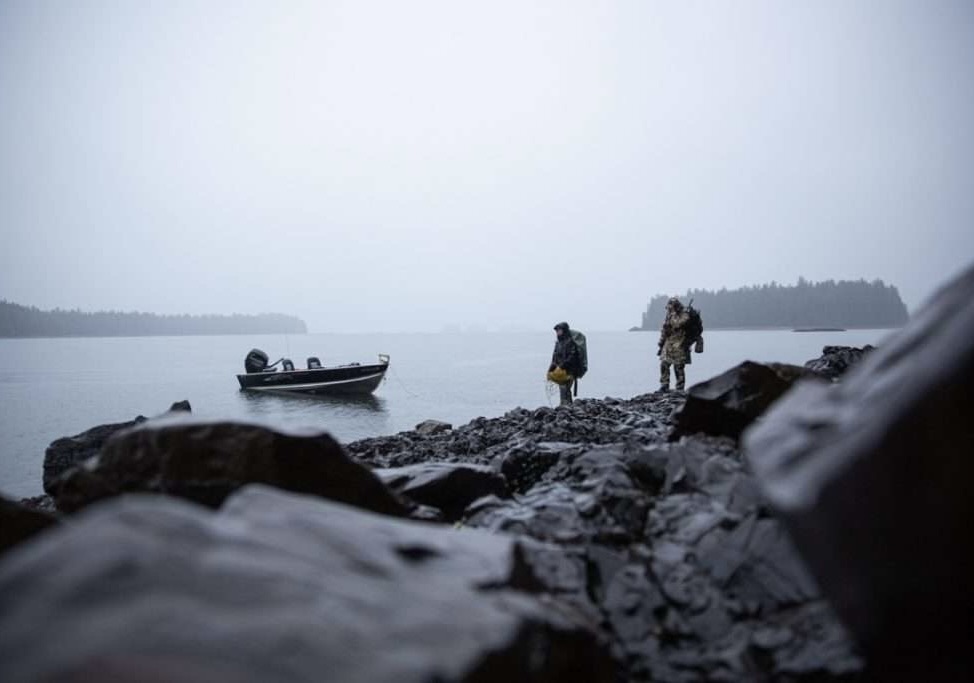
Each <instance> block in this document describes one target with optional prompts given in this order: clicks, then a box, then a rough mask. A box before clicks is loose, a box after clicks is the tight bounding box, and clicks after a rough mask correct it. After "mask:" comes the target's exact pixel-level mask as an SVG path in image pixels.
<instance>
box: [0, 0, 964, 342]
mask: <svg viewBox="0 0 974 683" xmlns="http://www.w3.org/2000/svg"><path fill="white" fill-rule="evenodd" d="M972 65H974V6H972V5H971V4H970V3H969V2H965V1H963V0H935V1H934V2H929V3H917V2H907V1H904V0H891V1H889V2H880V1H878V0H865V1H863V2H859V3H851V4H850V3H842V2H838V1H837V0H829V1H826V2H819V3H802V4H787V5H782V4H780V3H772V2H759V1H755V2H747V3H735V4H734V5H723V4H717V3H713V4H711V3H702V4H698V5H693V6H685V5H684V4H670V3H664V2H653V3H643V2H619V3H611V4H605V5H603V4H595V3H587V2H569V3H565V2H560V3H554V2H538V3H531V4H530V5H528V6H524V5H523V4H521V3H512V2H506V1H502V2H494V3H490V4H466V3H464V4H463V5H460V4H458V3H449V2H446V1H445V0H444V1H422V0H420V1H417V2H415V3H407V4H400V3H392V2H378V1H377V2H367V1H363V2H357V3H348V2H301V1H297V0H296V1H295V2H293V3H288V4H287V5H285V6H278V5H275V4H271V3H265V2H258V1H245V2H236V3H227V2H214V3H206V4H201V3H194V2H173V3H165V4H163V5H150V4H147V3H129V2H123V1H122V0H81V1H79V2H75V3H69V4H64V3H57V2H53V1H52V0H39V1H38V2H30V3H28V2H7V3H3V4H0V112H2V116H3V122H4V125H3V126H0V228H2V230H3V249H2V250H0V299H6V300H8V301H11V302H16V303H19V304H22V305H26V306H35V307H37V308H40V309H44V310H52V309H58V308H59V309H62V310H74V309H80V310H84V311H138V312H149V313H154V314H157V315H182V314H188V315H207V314H217V313H219V314H233V313H238V314H242V315H256V314H260V313H266V312H274V313H282V314H287V315H294V316H297V317H300V318H301V319H302V320H304V321H305V322H306V323H307V325H308V328H309V331H311V332H419V331H430V332H436V331H443V330H457V331H464V330H469V331H477V330H514V329H516V330H541V329H544V330H547V329H549V328H550V326H551V325H552V324H553V323H554V322H556V321H558V320H562V319H566V320H568V321H569V322H571V323H572V325H574V326H577V327H578V328H579V329H587V330H614V329H626V328H628V327H629V326H631V325H634V324H637V323H638V321H639V316H640V313H641V311H643V310H644V309H645V307H646V304H647V302H648V301H649V300H650V299H651V298H652V297H653V296H655V295H657V294H670V295H681V296H682V294H683V293H684V292H686V291H688V290H692V289H709V290H716V289H719V288H721V287H728V288H735V287H742V286H749V285H754V284H761V283H766V282H772V281H777V282H783V283H792V282H795V281H796V280H797V279H798V278H799V277H804V278H806V279H809V280H811V281H823V280H829V279H834V280H857V279H860V278H863V279H866V280H869V281H872V280H875V279H880V280H883V281H884V282H886V283H889V284H891V285H894V286H896V287H897V288H898V290H899V293H900V295H901V296H902V298H903V301H904V302H905V304H906V305H907V307H908V309H909V310H911V311H913V310H915V309H916V308H917V307H918V306H920V305H921V304H922V303H923V301H925V300H926V299H927V298H928V297H929V296H930V295H932V293H933V292H934V291H935V290H936V289H937V288H938V287H939V286H940V285H941V284H942V283H944V282H945V281H946V280H948V279H949V278H950V277H951V276H953V275H956V274H957V273H958V272H960V271H961V270H962V269H963V268H964V267H966V266H967V265H969V264H970V262H971V261H972V259H974V229H972V225H971V223H972V220H971V219H972V217H974V193H972V192H971V191H970V186H971V178H972V175H974V174H972V172H974V131H972V129H971V126H970V125H969V122H970V121H971V120H974V82H972V80H971V79H970V77H969V74H970V70H971V66H972Z"/></svg>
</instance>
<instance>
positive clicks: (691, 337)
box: [686, 301, 703, 348]
mask: <svg viewBox="0 0 974 683" xmlns="http://www.w3.org/2000/svg"><path fill="white" fill-rule="evenodd" d="M687 315H688V316H689V317H690V320H689V321H688V322H687V326H686V334H687V342H686V343H687V348H689V347H690V346H692V345H693V343H694V342H695V341H697V340H698V339H700V337H701V336H702V335H703V319H702V318H701V317H700V311H698V310H697V309H695V308H694V307H693V302H692V301H691V302H690V303H689V304H688V305H687Z"/></svg>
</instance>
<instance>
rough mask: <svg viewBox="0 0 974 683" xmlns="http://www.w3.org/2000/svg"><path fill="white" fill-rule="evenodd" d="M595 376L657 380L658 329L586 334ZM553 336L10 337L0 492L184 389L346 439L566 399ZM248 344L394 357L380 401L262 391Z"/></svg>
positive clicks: (714, 366) (806, 354) (591, 383)
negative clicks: (553, 381) (47, 456)
mask: <svg viewBox="0 0 974 683" xmlns="http://www.w3.org/2000/svg"><path fill="white" fill-rule="evenodd" d="M886 334H887V331H886V330H855V331H849V332H805V333H794V332H790V331H711V332H707V333H706V334H705V335H704V336H705V339H706V350H705V353H703V354H699V355H697V354H695V355H694V360H693V364H692V365H691V366H690V367H689V368H688V369H687V381H688V383H689V384H693V383H694V382H698V381H702V380H704V379H707V378H709V377H711V376H713V375H715V374H718V373H719V372H722V371H724V370H726V369H727V368H729V367H731V366H733V365H735V364H737V363H739V362H741V361H743V360H757V361H781V362H791V363H799V364H800V363H803V362H804V361H806V360H808V359H810V358H815V357H817V356H818V355H820V353H821V349H822V347H823V346H824V345H827V344H843V345H850V346H862V345H863V344H867V343H868V344H876V343H877V342H879V341H880V340H881V339H882V338H883V337H884V336H885V335H886ZM588 340H589V368H590V371H589V374H588V375H586V377H585V378H584V379H583V380H582V381H581V383H580V386H579V396H580V397H581V396H586V397H595V398H603V397H605V396H615V397H620V398H629V397H632V396H635V395H638V394H642V393H646V392H648V391H652V390H654V389H655V388H656V386H657V385H658V381H659V370H658V364H657V359H656V356H655V352H656V334H655V333H638V332H601V333H600V332H590V333H589V334H588ZM553 345H554V334H553V333H551V332H549V331H545V332H538V333H523V332H519V333H508V334H499V333H488V334H361V335H355V334H341V335H338V334H310V335H301V336H289V337H284V336H253V337H246V336H229V337H126V338H108V339H18V340H0V493H3V494H6V495H8V496H12V497H21V496H30V495H37V494H39V493H41V492H42V487H41V470H42V463H43V459H44V449H45V448H46V447H47V445H48V444H49V443H50V442H51V441H53V440H54V439H56V438H58V437H61V436H66V435H70V434H76V433H78V432H81V431H84V430H86V429H88V428H89V427H93V426H95V425H97V424H104V423H107V422H122V421H125V420H131V419H132V418H133V417H135V416H136V415H139V414H141V415H146V416H152V415H157V414H159V413H161V412H163V411H164V410H166V409H167V408H168V407H169V405H170V404H171V403H172V402H173V401H179V400H182V399H188V400H189V401H190V403H191V404H192V407H193V412H194V413H196V414H198V415H204V416H209V417H214V418H240V419H247V420H252V421H259V422H265V423H268V424H301V425H311V426H316V427H320V428H323V429H326V430H328V431H330V432H331V433H332V434H333V435H335V436H336V438H338V439H339V440H341V441H352V440H355V439H360V438H364V437H367V436H378V435H384V434H394V433H396V432H399V431H403V430H407V429H412V428H413V427H414V426H415V425H416V424H417V423H418V422H421V421H422V420H425V419H429V418H434V419H439V420H445V421H447V422H451V423H453V424H454V425H460V424H462V423H464V422H467V421H469V420H471V419H472V418H474V417H478V416H481V415H483V416H487V417H496V416H499V415H502V414H504V413H505V412H507V411H508V410H510V409H512V408H514V407H517V406H522V407H525V408H536V407H538V406H545V405H555V404H557V391H553V390H552V389H553V387H552V386H551V385H548V384H546V382H545V381H544V374H545V371H546V370H547V366H548V360H549V359H550V357H551V349H552V346H553ZM252 347H258V348H261V349H264V350H265V351H266V352H267V353H268V355H269V356H270V357H271V358H272V359H276V358H278V357H280V356H282V355H286V356H288V357H290V358H292V359H293V360H294V361H295V365H297V366H299V367H303V366H304V363H305V359H306V358H307V357H308V356H318V357H319V358H321V360H322V363H323V364H326V365H338V364H343V363H349V362H361V363H370V362H374V361H375V360H376V355H377V354H379V353H387V354H389V355H390V356H391V357H392V361H391V365H390V370H389V372H388V374H387V375H386V379H385V381H384V382H383V384H382V385H381V386H380V387H379V389H378V390H377V391H376V393H375V396H374V398H373V399H372V400H366V401H341V400H329V399H314V398H302V397H289V396H279V395H265V394H258V395H252V394H249V393H242V392H240V391H239V389H238V385H237V380H236V378H235V377H234V375H235V374H237V373H238V372H242V371H243V359H244V355H245V354H246V353H247V351H249V350H250V349H251V348H252Z"/></svg>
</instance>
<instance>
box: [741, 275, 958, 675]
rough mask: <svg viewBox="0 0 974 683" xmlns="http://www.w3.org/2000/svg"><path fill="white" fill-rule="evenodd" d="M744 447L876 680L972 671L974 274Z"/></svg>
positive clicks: (803, 391) (797, 397)
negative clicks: (859, 644)
mask: <svg viewBox="0 0 974 683" xmlns="http://www.w3.org/2000/svg"><path fill="white" fill-rule="evenodd" d="M744 444H745V447H746V451H747V457H748V459H749V461H750V462H751V464H752V466H753V468H754V471H755V473H756V474H757V476H758V477H759V480H760V484H761V486H762V489H763V491H764V493H765V495H766V497H767V500H768V502H769V504H770V505H772V506H773V507H774V509H775V510H776V511H777V513H778V515H779V516H780V517H781V518H782V519H783V520H784V521H785V523H786V524H787V526H788V528H789V530H790V532H791V534H792V535H793V537H794V539H795V541H796V543H797V546H798V548H799V549H800V551H801V552H802V554H803V555H804V556H805V558H806V559H807V561H808V564H809V566H810V567H811V569H812V570H813V571H814V574H815V576H816V577H817V579H818V582H819V584H820V585H821V587H822V589H823V591H824V592H825V594H826V595H827V596H828V597H829V598H830V599H831V601H832V603H833V604H834V605H835V607H836V608H837V610H838V612H839V614H840V616H841V617H842V618H843V619H844V620H845V621H846V623H847V624H848V625H849V626H850V627H851V629H852V631H853V632H854V634H855V636H856V637H857V639H858V641H859V642H860V643H861V645H862V647H863V649H864V651H865V653H866V655H867V661H868V662H869V665H870V668H871V669H872V670H873V673H874V674H875V676H876V678H877V680H971V679H972V678H974V650H972V649H971V647H970V640H971V633H972V632H974V580H972V577H974V536H972V535H971V524H972V522H974V495H971V490H970V489H971V482H972V481H974V458H972V454H974V268H972V269H969V270H968V271H967V272H966V273H964V274H963V275H962V276H960V277H959V278H958V279H957V280H955V281H954V282H953V283H951V284H950V285H949V286H947V287H946V288H944V289H943V290H941V291H940V292H939V293H938V294H937V295H936V296H935V297H934V298H933V300H932V301H930V302H929V303H928V304H927V305H926V306H925V307H924V308H923V309H922V310H921V311H919V312H918V313H917V314H916V315H915V316H914V317H913V318H912V319H911V320H910V321H909V323H908V324H907V325H906V326H905V327H904V328H903V329H902V330H900V331H899V332H898V333H896V334H895V335H894V336H892V337H890V338H888V339H887V340H886V341H885V342H884V344H883V345H882V346H881V347H880V348H879V349H877V350H875V351H873V352H871V353H870V354H869V355H868V356H867V357H866V358H865V359H863V360H862V362H861V363H860V364H859V365H858V366H857V367H855V368H853V369H852V370H851V371H850V372H849V373H848V374H847V375H846V376H845V377H844V378H843V381H842V382H841V383H839V384H835V385H826V386H823V385H821V384H818V383H801V384H799V385H798V386H796V387H795V388H794V389H793V390H792V392H790V393H789V395H788V396H787V397H786V398H784V399H783V400H782V401H780V402H779V403H777V404H775V406H773V407H772V409H771V410H770V411H769V412H768V413H767V414H766V415H765V416H764V418H763V420H762V421H761V423H760V424H758V425H756V426H754V427H753V428H752V429H751V430H750V431H749V432H747V433H746V435H745V437H744Z"/></svg>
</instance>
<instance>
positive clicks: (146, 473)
mask: <svg viewBox="0 0 974 683" xmlns="http://www.w3.org/2000/svg"><path fill="white" fill-rule="evenodd" d="M251 483H261V484H268V485H271V486H276V487H278V488H281V489H284V490H287V491H294V492H296V493H308V494H313V495H317V496H321V497H324V498H329V499H331V500H336V501H339V502H344V503H349V504H351V505H357V506H359V507H361V508H364V509H367V510H372V511H375V512H381V513H384V514H391V515H405V514H407V511H408V510H407V507H406V506H405V505H403V504H402V503H401V502H400V501H399V500H398V499H397V498H396V497H395V495H393V494H392V493H391V492H390V491H389V490H388V489H387V488H386V487H385V486H384V485H383V484H382V482H381V481H379V479H378V478H377V477H376V476H375V475H374V474H373V473H372V472H371V471H369V469H367V468H365V467H363V466H361V465H360V464H358V463H356V462H354V461H353V460H351V459H350V458H349V457H348V456H347V455H346V454H345V452H344V450H343V449H342V447H341V446H340V445H339V444H338V443H337V442H336V441H335V440H334V439H332V438H331V436H329V435H328V434H327V433H325V432H321V431H317V430H313V429H311V430H301V429H294V428H289V429H283V428H281V429H271V428H269V427H265V426H262V425H256V424H247V423H243V422H230V421H226V422H216V421H211V420H203V419H198V418H193V417H192V416H188V415H186V416H183V415H176V414H172V415H169V416H166V417H162V418H157V419H155V420H150V421H146V422H141V423H139V424H138V425H136V426H134V427H131V428H129V429H127V430H124V431H121V432H119V433H117V434H115V435H114V436H113V437H112V438H111V439H110V440H109V441H108V442H107V443H106V444H105V445H104V446H103V447H102V450H101V453H100V454H99V455H98V456H96V457H94V458H91V459H89V460H88V461H87V462H85V463H84V465H83V466H81V467H75V468H73V469H71V470H69V471H68V472H67V473H65V474H64V475H63V476H62V477H61V479H60V482H59V484H60V486H59V488H58V490H57V492H56V493H55V500H56V502H57V506H58V508H59V509H60V510H63V511H65V512H72V511H74V510H77V509H78V508H80V507H83V506H85V505H88V504H90V503H92V502H95V501H97V500H101V499H103V498H108V497H111V496H115V495H118V494H120V493H132V492H154V493H166V494H169V495H173V496H178V497H181V498H186V499H188V500H192V501H195V502H198V503H202V504H204V505H210V506H214V507H215V506H218V505H220V503H222V502H223V500H224V499H225V498H226V497H227V496H228V495H230V494H231V493H233V492H234V491H236V490H237V489H239V488H240V487H242V486H244V485H246V484H251Z"/></svg>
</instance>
